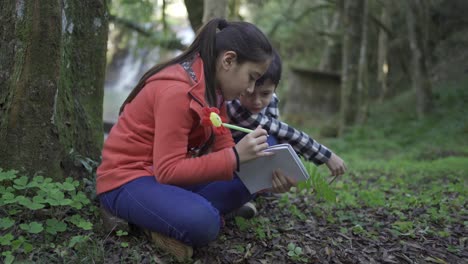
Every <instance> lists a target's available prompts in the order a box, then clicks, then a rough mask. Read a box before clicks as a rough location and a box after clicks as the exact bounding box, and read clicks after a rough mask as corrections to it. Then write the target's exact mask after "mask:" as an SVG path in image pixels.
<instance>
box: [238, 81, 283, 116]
mask: <svg viewBox="0 0 468 264" xmlns="http://www.w3.org/2000/svg"><path fill="white" fill-rule="evenodd" d="M275 88H276V86H275V84H274V83H273V82H272V81H271V80H269V79H268V80H265V82H263V84H262V85H260V86H255V89H254V91H253V93H249V92H248V91H247V92H245V93H243V94H242V95H241V96H240V98H239V100H240V103H241V104H242V106H244V107H245V108H247V110H249V111H250V112H251V113H252V114H258V113H260V112H261V111H262V110H263V109H264V108H265V107H267V106H268V104H269V103H270V101H271V98H272V97H273V93H274V92H275Z"/></svg>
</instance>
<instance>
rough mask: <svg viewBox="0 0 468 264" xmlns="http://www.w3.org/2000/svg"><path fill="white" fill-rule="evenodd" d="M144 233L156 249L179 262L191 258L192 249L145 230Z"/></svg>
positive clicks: (172, 239) (174, 240)
mask: <svg viewBox="0 0 468 264" xmlns="http://www.w3.org/2000/svg"><path fill="white" fill-rule="evenodd" d="M144 233H145V235H146V237H147V238H148V239H149V240H150V241H151V242H153V243H154V244H155V245H156V247H158V248H159V249H161V250H163V251H166V252H168V253H170V254H171V255H172V256H174V257H175V258H176V260H177V261H179V262H182V261H186V260H189V259H190V258H191V257H192V256H193V248H192V247H191V246H189V245H186V244H184V243H182V242H180V241H179V240H177V239H174V238H170V237H168V236H165V235H163V234H160V233H157V232H152V231H150V230H147V229H145V230H144Z"/></svg>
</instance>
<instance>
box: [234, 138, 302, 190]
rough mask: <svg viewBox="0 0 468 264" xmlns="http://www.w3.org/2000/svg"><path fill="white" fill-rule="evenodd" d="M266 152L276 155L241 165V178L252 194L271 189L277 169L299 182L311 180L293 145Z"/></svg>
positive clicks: (274, 148)
mask: <svg viewBox="0 0 468 264" xmlns="http://www.w3.org/2000/svg"><path fill="white" fill-rule="evenodd" d="M265 151H269V152H274V153H275V155H272V156H267V157H260V158H257V159H254V160H251V161H248V162H245V163H243V164H241V165H240V168H239V173H238V175H239V178H240V179H241V180H242V182H243V183H244V185H245V186H246V187H247V189H248V190H249V191H250V193H252V194H253V193H256V192H258V191H260V190H264V189H269V188H271V187H272V185H271V184H272V182H271V179H272V177H273V171H274V170H276V169H281V170H282V171H283V172H284V174H285V175H286V176H289V177H291V178H293V179H295V180H297V181H298V182H300V181H305V180H307V179H308V178H309V174H308V173H307V170H306V169H305V168H304V165H303V164H302V162H301V159H300V158H299V156H298V155H297V154H296V152H294V149H293V148H292V147H291V145H289V144H279V145H274V146H271V147H269V148H267V149H266V150H265Z"/></svg>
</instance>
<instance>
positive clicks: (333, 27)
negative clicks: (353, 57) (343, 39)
mask: <svg viewBox="0 0 468 264" xmlns="http://www.w3.org/2000/svg"><path fill="white" fill-rule="evenodd" d="M340 20H341V10H340V8H339V7H337V8H336V10H335V13H334V14H333V17H332V19H331V21H330V26H329V29H328V33H329V35H331V37H330V36H327V44H326V45H325V50H324V51H323V54H322V58H321V60H320V64H319V70H321V71H331V72H338V71H339V68H340V62H339V60H338V58H339V56H337V55H338V54H339V53H340V51H339V47H340V45H339V42H338V41H337V37H335V36H338V28H339V26H340Z"/></svg>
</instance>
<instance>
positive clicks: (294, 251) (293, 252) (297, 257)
mask: <svg viewBox="0 0 468 264" xmlns="http://www.w3.org/2000/svg"><path fill="white" fill-rule="evenodd" d="M287 249H288V256H289V257H290V258H291V259H292V260H294V261H300V262H304V263H306V262H307V261H308V259H307V257H306V256H304V252H302V248H301V247H298V246H296V244H294V243H289V244H288V247H287Z"/></svg>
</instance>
